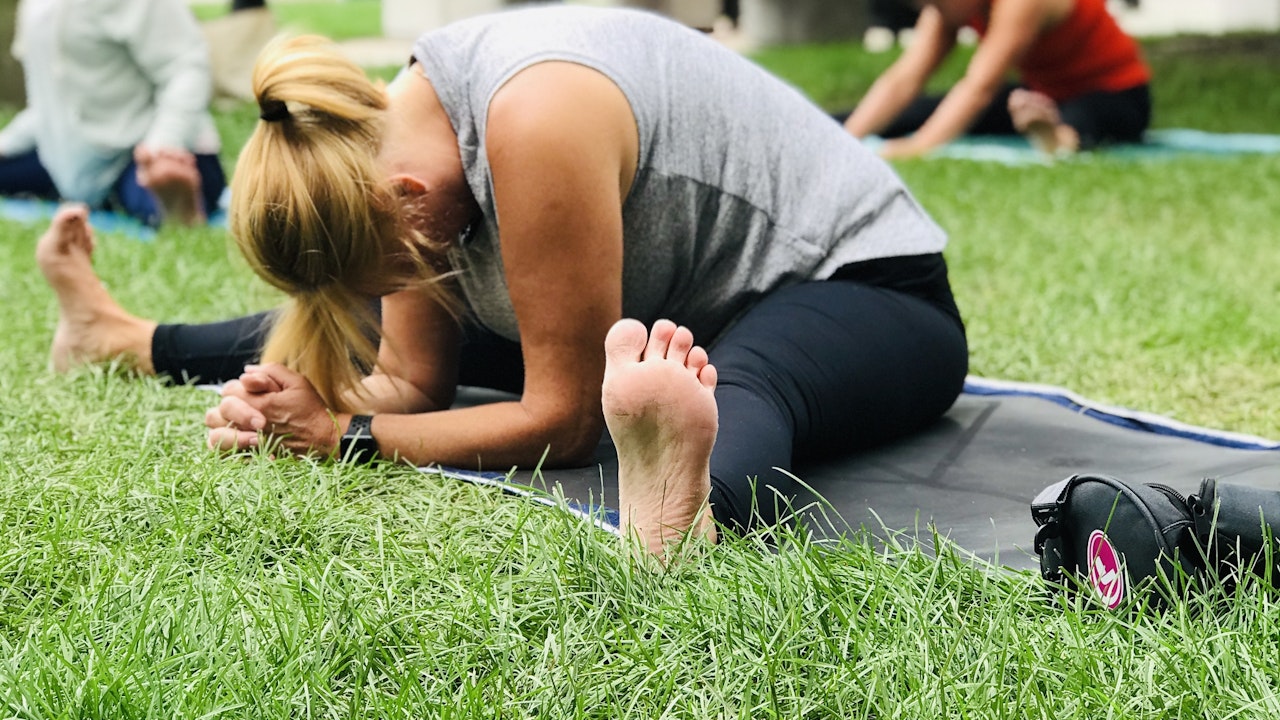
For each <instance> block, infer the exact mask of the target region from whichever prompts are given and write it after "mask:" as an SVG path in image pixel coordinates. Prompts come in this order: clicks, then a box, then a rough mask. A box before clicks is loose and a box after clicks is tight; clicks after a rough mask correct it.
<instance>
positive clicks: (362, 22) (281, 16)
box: [191, 0, 382, 40]
mask: <svg viewBox="0 0 1280 720" xmlns="http://www.w3.org/2000/svg"><path fill="white" fill-rule="evenodd" d="M267 7H269V8H270V9H271V14H272V15H273V16H275V19H276V22H278V23H279V24H280V25H281V27H283V28H288V29H291V30H294V31H297V32H305V33H318V34H320V35H324V36H325V37H329V38H332V39H334V40H346V39H350V38H362V37H377V36H379V35H381V34H382V14H381V12H382V3H381V2H380V0H328V2H325V1H324V0H312V1H309V2H279V1H277V2H268V3H267ZM191 9H192V10H193V11H194V12H195V14H196V17H197V18H199V19H200V20H213V19H215V18H219V17H222V16H223V15H226V14H227V13H228V12H229V11H230V9H231V3H230V2H229V1H228V2H222V1H219V2H201V3H197V4H194V5H192V7H191Z"/></svg>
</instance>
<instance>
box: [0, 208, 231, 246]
mask: <svg viewBox="0 0 1280 720" xmlns="http://www.w3.org/2000/svg"><path fill="white" fill-rule="evenodd" d="M57 211H58V203H56V202H52V201H49V200H33V199H30V198H11V197H0V218H3V219H5V220H12V221H13V222H17V223H22V224H24V225H39V226H43V225H46V224H48V222H49V220H51V219H52V218H53V214H54V213H55V212H57ZM226 222H227V218H226V213H225V212H224V211H223V210H221V209H218V210H216V211H215V212H214V213H213V214H211V215H210V216H209V224H210V225H212V226H214V227H226ZM89 223H90V224H91V225H93V228H94V230H95V231H96V232H100V233H115V234H118V235H124V236H126V237H131V238H133V239H135V240H141V241H143V242H150V241H151V240H154V239H155V237H156V229H155V228H153V227H148V226H147V225H145V224H143V223H142V222H141V221H139V220H138V219H137V218H135V217H132V216H129V215H125V214H123V213H118V212H111V211H109V210H93V211H91V212H90V213H89Z"/></svg>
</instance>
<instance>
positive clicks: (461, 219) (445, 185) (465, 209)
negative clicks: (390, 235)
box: [381, 64, 477, 239]
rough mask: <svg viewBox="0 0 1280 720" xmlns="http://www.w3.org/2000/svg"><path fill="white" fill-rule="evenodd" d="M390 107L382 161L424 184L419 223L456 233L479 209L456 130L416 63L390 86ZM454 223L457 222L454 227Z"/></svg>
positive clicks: (441, 233) (439, 233)
mask: <svg viewBox="0 0 1280 720" xmlns="http://www.w3.org/2000/svg"><path fill="white" fill-rule="evenodd" d="M387 94H388V101H389V109H388V112H387V125H386V132H385V135H384V137H383V146H382V153H381V161H382V163H383V167H384V169H385V172H386V173H387V174H388V175H389V176H392V177H395V176H407V177H409V178H412V179H413V180H414V185H415V186H417V187H419V188H420V191H419V194H420V195H421V197H420V198H418V199H419V200H420V204H421V205H422V206H423V209H424V210H426V212H424V213H423V214H422V215H421V216H420V217H422V218H423V222H424V223H429V224H430V226H424V227H418V230H419V231H420V232H422V233H423V234H424V235H427V236H428V237H433V238H440V239H443V238H452V237H454V236H456V235H457V234H458V233H460V232H461V231H462V230H463V228H465V227H466V226H467V224H468V223H470V222H471V220H472V218H473V217H474V216H475V214H476V212H477V207H476V202H475V198H474V197H473V196H472V194H471V190H470V188H469V187H468V186H467V182H466V176H465V174H464V173H463V168H462V155H461V153H460V151H459V150H458V135H457V133H456V132H454V129H453V123H452V122H451V121H450V120H449V115H448V114H447V113H446V112H445V109H444V105H442V104H441V103H440V98H439V96H438V95H436V92H435V88H434V87H432V85H431V82H430V81H429V80H427V78H426V76H425V75H423V74H422V72H421V68H420V66H419V65H416V64H415V65H413V66H412V67H411V68H410V69H409V70H408V71H406V72H403V73H401V74H400V76H399V77H397V78H396V80H395V81H393V82H392V83H391V85H390V86H388V88H387ZM455 225H456V227H454V226H455Z"/></svg>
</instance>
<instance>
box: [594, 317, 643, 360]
mask: <svg viewBox="0 0 1280 720" xmlns="http://www.w3.org/2000/svg"><path fill="white" fill-rule="evenodd" d="M647 339H648V333H646V332H645V329H644V323H641V322H640V321H639V320H632V319H630V318H627V319H624V320H619V321H618V322H616V323H614V324H613V327H611V328H609V334H608V335H606V336H605V338H604V354H605V358H606V359H607V360H608V361H609V362H610V363H627V362H639V361H640V355H641V353H643V352H644V348H645V341H646V340H647Z"/></svg>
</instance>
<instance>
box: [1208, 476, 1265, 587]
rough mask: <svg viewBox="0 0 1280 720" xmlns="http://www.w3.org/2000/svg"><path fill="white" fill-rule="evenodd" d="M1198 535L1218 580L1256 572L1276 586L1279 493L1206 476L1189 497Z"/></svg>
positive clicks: (1231, 581) (1229, 580)
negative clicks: (1198, 490) (1222, 481)
mask: <svg viewBox="0 0 1280 720" xmlns="http://www.w3.org/2000/svg"><path fill="white" fill-rule="evenodd" d="M1187 506H1188V508H1189V509H1190V510H1191V515H1192V517H1194V518H1195V533H1196V539H1197V540H1198V542H1199V544H1200V546H1201V547H1202V548H1203V549H1204V553H1205V557H1206V558H1207V561H1208V566H1209V567H1210V568H1211V569H1213V571H1214V573H1215V574H1216V576H1217V579H1218V580H1220V581H1223V582H1227V583H1231V584H1234V582H1236V581H1238V579H1239V578H1240V576H1241V575H1244V574H1247V573H1250V572H1252V573H1256V574H1258V575H1260V576H1262V577H1263V578H1264V579H1266V580H1267V581H1268V582H1270V583H1271V584H1272V585H1274V586H1277V587H1280V552H1277V549H1278V548H1277V546H1276V541H1275V538H1276V537H1280V535H1277V531H1278V530H1280V492H1277V491H1275V490H1263V489H1260V488H1254V487H1247V486H1244V485H1229V484H1226V483H1218V482H1217V481H1216V480H1215V479H1213V478H1206V479H1204V480H1203V481H1201V483H1200V492H1199V493H1197V494H1195V495H1192V496H1191V497H1189V498H1187Z"/></svg>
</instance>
